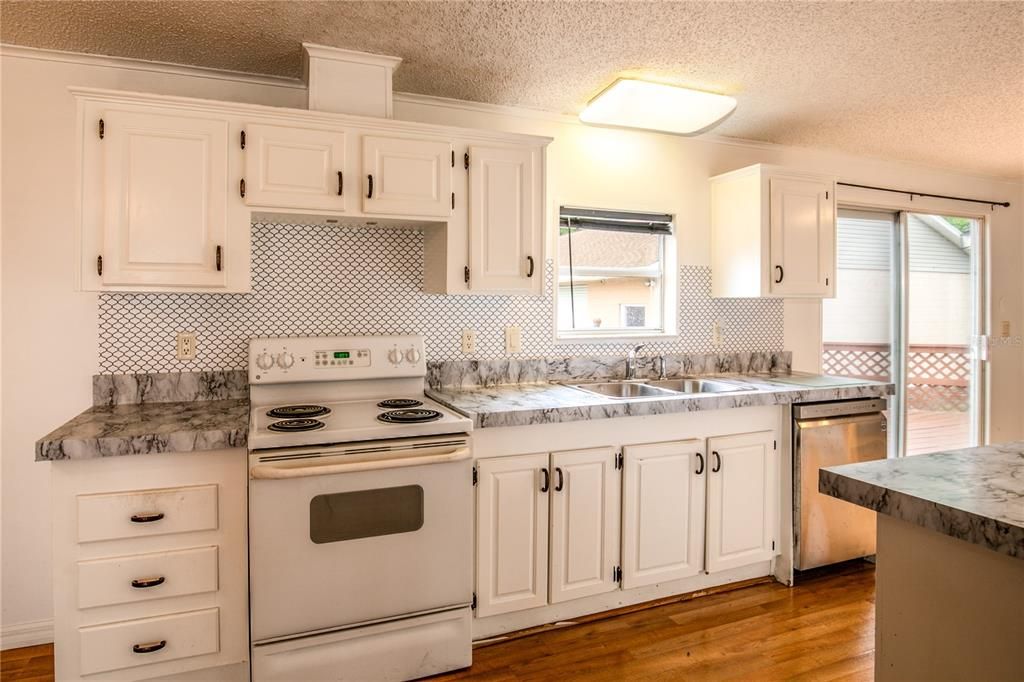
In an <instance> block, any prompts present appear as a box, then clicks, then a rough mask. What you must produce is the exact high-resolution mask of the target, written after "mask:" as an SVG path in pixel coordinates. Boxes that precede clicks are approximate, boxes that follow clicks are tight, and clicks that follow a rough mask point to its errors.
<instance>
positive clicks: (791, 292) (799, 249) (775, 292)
mask: <svg viewBox="0 0 1024 682" xmlns="http://www.w3.org/2000/svg"><path fill="white" fill-rule="evenodd" d="M835 240H836V199H835V178H833V177H831V176H826V175H819V174H814V173H803V172H799V171H793V170H790V169H786V168H779V167H776V166H766V165H756V166H750V167H747V168H742V169H740V170H737V171H733V172H731V173H725V174H724V175H718V176H715V177H713V178H711V244H712V266H711V267H712V273H711V274H712V295H714V296H720V297H756V296H771V297H783V298H829V297H832V296H835V259H836V257H835Z"/></svg>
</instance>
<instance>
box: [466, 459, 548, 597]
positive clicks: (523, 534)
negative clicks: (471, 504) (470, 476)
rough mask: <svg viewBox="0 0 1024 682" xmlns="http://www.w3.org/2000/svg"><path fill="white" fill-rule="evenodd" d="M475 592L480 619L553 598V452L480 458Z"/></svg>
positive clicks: (478, 464)
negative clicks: (550, 466)
mask: <svg viewBox="0 0 1024 682" xmlns="http://www.w3.org/2000/svg"><path fill="white" fill-rule="evenodd" d="M477 474H478V483H477V518H476V524H477V527H476V533H477V536H476V538H477V539H476V557H477V558H476V562H477V566H476V582H477V588H476V594H477V611H476V615H477V616H479V617H484V616H493V615H495V614H498V613H508V612H509V611H518V610H520V609H528V608H532V607H534V606H543V605H544V604H547V600H548V492H549V491H550V489H551V472H550V470H549V469H548V454H547V453H542V454H535V455H519V456H516V457H496V458H493V459H482V460H479V461H478V462H477Z"/></svg>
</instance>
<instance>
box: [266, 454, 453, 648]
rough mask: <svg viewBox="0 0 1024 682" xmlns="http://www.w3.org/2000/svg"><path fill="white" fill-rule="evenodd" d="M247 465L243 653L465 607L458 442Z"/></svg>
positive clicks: (312, 456)
mask: <svg viewBox="0 0 1024 682" xmlns="http://www.w3.org/2000/svg"><path fill="white" fill-rule="evenodd" d="M419 447H420V449H418V450H414V449H408V450H402V449H401V448H399V449H395V448H392V449H390V450H389V451H388V453H387V455H386V458H383V459H380V460H376V461H375V460H373V459H372V458H371V459H369V460H368V459H366V458H365V457H359V456H356V457H351V456H348V455H343V454H332V453H331V452H329V451H328V452H318V453H314V454H311V455H310V456H308V457H304V456H301V455H300V456H296V457H288V458H280V457H279V458H277V459H278V461H271V462H265V461H260V460H258V459H257V458H256V456H255V455H254V456H253V459H255V460H256V463H254V464H253V465H252V467H251V469H250V481H249V572H250V590H251V597H250V599H251V606H252V614H251V615H252V639H253V642H254V643H260V642H261V641H266V640H275V639H278V638H283V637H291V636H295V635H299V634H307V633H311V632H317V631H328V630H332V629H339V628H343V627H351V626H353V625H358V624H368V623H373V622H379V621H383V620H388V619H391V618H396V617H401V616H405V615H410V614H416V613H425V612H431V611H438V610H444V609H448V608H453V607H457V606H464V605H466V604H469V602H470V601H471V599H472V515H473V506H472V499H473V495H472V491H473V489H472V475H471V460H470V451H469V447H468V443H467V442H465V441H462V442H461V443H460V442H455V443H453V442H452V441H451V440H450V439H449V440H448V442H447V445H445V446H442V447H435V448H431V449H423V448H422V444H420V446H419Z"/></svg>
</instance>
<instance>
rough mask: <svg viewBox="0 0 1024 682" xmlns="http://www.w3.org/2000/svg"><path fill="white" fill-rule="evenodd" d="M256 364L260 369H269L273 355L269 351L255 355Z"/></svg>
mask: <svg viewBox="0 0 1024 682" xmlns="http://www.w3.org/2000/svg"><path fill="white" fill-rule="evenodd" d="M256 366H257V367H259V368H260V369H264V370H266V369H270V368H271V367H273V366H274V356H273V355H271V354H270V353H260V354H259V355H257V356H256Z"/></svg>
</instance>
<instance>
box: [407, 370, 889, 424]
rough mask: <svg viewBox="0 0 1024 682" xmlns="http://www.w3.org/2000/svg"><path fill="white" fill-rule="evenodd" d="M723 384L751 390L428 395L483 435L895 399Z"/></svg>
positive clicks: (447, 391)
mask: <svg viewBox="0 0 1024 682" xmlns="http://www.w3.org/2000/svg"><path fill="white" fill-rule="evenodd" d="M701 378H706V379H710V378H714V377H713V376H703V377H701ZM720 378H722V379H725V380H727V381H732V382H738V383H742V384H744V385H745V386H747V387H748V388H749V389H751V390H744V391H737V392H733V393H702V394H678V395H669V396H666V397H661V396H659V397H657V398H627V399H622V398H607V397H604V396H600V395H595V394H593V393H589V392H586V391H582V390H580V389H578V388H573V387H572V386H568V385H562V384H550V383H534V384H515V385H506V386H486V387H482V386H481V387H473V388H465V389H452V388H440V389H435V388H431V389H428V390H427V395H428V396H430V397H431V398H433V399H434V400H436V401H438V402H439V403H441V404H442V405H445V406H447V407H450V408H452V409H453V410H457V411H458V412H461V413H463V414H465V415H466V416H468V417H470V418H471V419H473V426H474V428H478V429H481V428H488V427H497V426H527V425H531V424H553V423H559V422H573V421H582V420H588V419H607V418H610V417H636V416H644V415H655V414H671V413H674V412H697V411H700V410H722V409H728V408H732V407H753V406H758V405H783V404H787V403H805V402H817V401H822V400H847V399H850V398H877V397H882V396H886V395H889V394H891V393H892V384H883V383H878V382H874V381H864V382H861V383H849V384H846V385H844V386H830V387H811V388H808V387H803V386H797V385H791V384H781V383H772V381H771V378H770V377H759V376H750V375H727V376H722V377H720Z"/></svg>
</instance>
